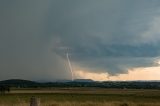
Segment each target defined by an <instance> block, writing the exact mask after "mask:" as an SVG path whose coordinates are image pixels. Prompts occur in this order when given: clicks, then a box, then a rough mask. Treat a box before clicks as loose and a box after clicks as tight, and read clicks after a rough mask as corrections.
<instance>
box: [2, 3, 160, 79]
mask: <svg viewBox="0 0 160 106" xmlns="http://www.w3.org/2000/svg"><path fill="white" fill-rule="evenodd" d="M159 6H160V1H159V0H154V1H150V0H141V1H139V0H134V1H133V0H121V1H117V0H101V1H97V0H81V1H79V0H67V1H66V0H54V1H53V0H46V1H43V0H28V1H25V0H14V1H5V0H2V1H0V23H1V24H0V49H1V51H0V72H1V73H2V74H0V77H1V79H6V78H26V79H34V80H54V79H68V78H69V77H70V73H69V68H68V66H67V63H66V57H65V53H66V52H69V54H70V59H71V61H72V63H73V64H74V65H76V66H78V67H82V68H88V69H89V70H90V71H92V72H96V73H98V72H102V71H103V72H104V71H105V72H108V73H109V74H113V75H115V74H120V73H126V72H127V71H128V70H129V69H132V68H137V67H151V66H156V65H158V64H156V61H157V60H158V57H159V55H160V47H159V46H158V45H159V41H160V36H159V34H160V31H159V27H160V7H159ZM66 49H67V50H66ZM75 71H76V70H75ZM62 73H63V74H62Z"/></svg>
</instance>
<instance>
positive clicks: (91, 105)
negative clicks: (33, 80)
mask: <svg viewBox="0 0 160 106" xmlns="http://www.w3.org/2000/svg"><path fill="white" fill-rule="evenodd" d="M0 106H29V103H25V102H22V103H18V104H0ZM41 106H160V103H132V102H82V103H79V102H56V101H52V102H48V103H41Z"/></svg>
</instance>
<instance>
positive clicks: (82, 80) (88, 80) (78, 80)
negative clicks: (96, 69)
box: [74, 79, 94, 82]
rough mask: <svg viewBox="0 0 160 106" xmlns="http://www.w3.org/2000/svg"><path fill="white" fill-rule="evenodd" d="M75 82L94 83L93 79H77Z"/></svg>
mask: <svg viewBox="0 0 160 106" xmlns="http://www.w3.org/2000/svg"><path fill="white" fill-rule="evenodd" d="M74 82H94V81H93V80H91V79H75V80H74Z"/></svg>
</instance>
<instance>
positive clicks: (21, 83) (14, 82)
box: [0, 79, 38, 87]
mask: <svg viewBox="0 0 160 106" xmlns="http://www.w3.org/2000/svg"><path fill="white" fill-rule="evenodd" d="M0 85H8V86H13V87H28V86H36V85H38V82H34V81H30V80H22V79H9V80H3V81H0Z"/></svg>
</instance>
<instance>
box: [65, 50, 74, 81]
mask: <svg viewBox="0 0 160 106" xmlns="http://www.w3.org/2000/svg"><path fill="white" fill-rule="evenodd" d="M66 55H67V60H68V65H69V68H70V71H71V76H72V81H73V80H74V78H73V69H72V65H71V62H70V60H69V56H68V53H67V54H66Z"/></svg>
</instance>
